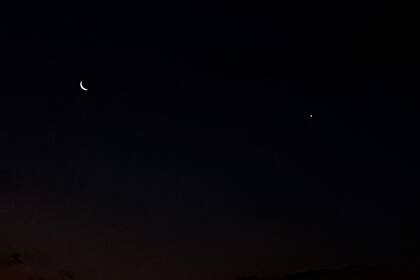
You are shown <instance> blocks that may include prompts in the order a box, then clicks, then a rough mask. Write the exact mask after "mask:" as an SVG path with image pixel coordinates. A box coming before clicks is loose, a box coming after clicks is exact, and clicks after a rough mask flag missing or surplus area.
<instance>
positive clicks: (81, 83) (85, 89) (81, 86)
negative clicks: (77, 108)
mask: <svg viewBox="0 0 420 280" xmlns="http://www.w3.org/2000/svg"><path fill="white" fill-rule="evenodd" d="M80 88H81V89H83V90H84V91H87V90H88V89H87V88H85V87H84V86H83V81H80Z"/></svg>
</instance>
